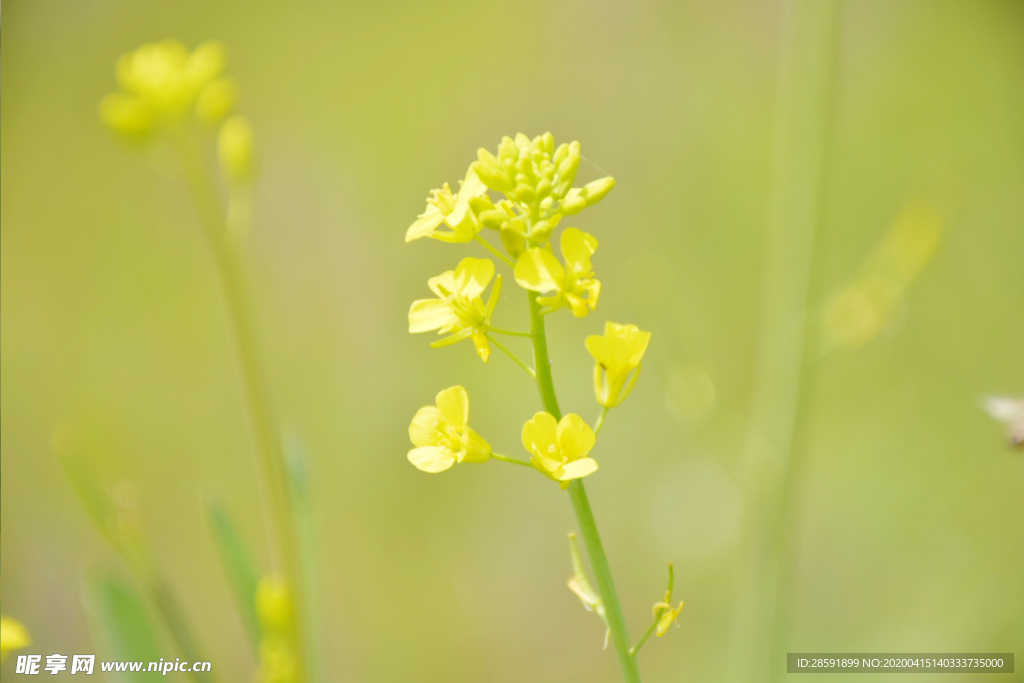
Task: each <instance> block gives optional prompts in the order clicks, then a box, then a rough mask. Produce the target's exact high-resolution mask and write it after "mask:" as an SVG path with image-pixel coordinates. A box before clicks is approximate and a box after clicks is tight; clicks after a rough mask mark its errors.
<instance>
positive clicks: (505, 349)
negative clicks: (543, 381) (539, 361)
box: [487, 336, 537, 378]
mask: <svg viewBox="0 0 1024 683" xmlns="http://www.w3.org/2000/svg"><path fill="white" fill-rule="evenodd" d="M487 339H488V340H490V342H491V343H492V344H494V345H495V346H497V347H498V348H499V349H501V350H502V351H503V352H504V353H505V355H506V356H508V357H509V358H511V359H512V360H513V361H515V363H516V365H518V366H519V367H521V368H522V369H523V370H526V372H527V374H529V375H530V377H534V378H536V377H537V373H535V372H534V371H533V368H531V367H530V366H529V365H527V364H526V362H525V361H524V360H523V359H521V358H520V357H519V356H517V355H516V354H515V353H513V352H512V350H511V349H509V348H508V347H507V346H505V345H504V344H502V343H501V342H500V341H498V340H497V339H495V338H494V337H491V336H488V337H487Z"/></svg>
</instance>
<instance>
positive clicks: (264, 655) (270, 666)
mask: <svg viewBox="0 0 1024 683" xmlns="http://www.w3.org/2000/svg"><path fill="white" fill-rule="evenodd" d="M256 614H257V616H258V618H259V622H260V631H261V637H260V668H259V672H258V674H257V677H256V680H257V681H259V683H297V681H298V680H299V677H298V676H299V658H298V654H297V652H296V648H295V598H294V595H293V594H292V590H291V587H290V586H289V585H288V583H287V582H286V581H284V580H283V579H281V578H279V577H276V576H264V577H263V578H261V579H260V582H259V584H258V585H257V587H256Z"/></svg>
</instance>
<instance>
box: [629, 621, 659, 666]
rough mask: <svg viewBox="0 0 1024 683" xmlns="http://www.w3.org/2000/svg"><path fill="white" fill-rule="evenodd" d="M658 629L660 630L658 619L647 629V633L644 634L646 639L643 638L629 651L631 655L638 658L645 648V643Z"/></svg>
mask: <svg viewBox="0 0 1024 683" xmlns="http://www.w3.org/2000/svg"><path fill="white" fill-rule="evenodd" d="M656 628H658V620H657V619H655V620H654V621H653V622H651V625H650V626H648V627H647V633H645V634H644V637H643V638H641V639H640V640H639V641H638V642H637V644H636V645H634V646H633V647H631V648H630V649H629V654H630V655H631V656H632V657H636V656H637V655H638V654H639V653H640V648H642V647H643V646H644V643H646V642H647V639H648V638H650V637H651V634H653V633H654V629H656Z"/></svg>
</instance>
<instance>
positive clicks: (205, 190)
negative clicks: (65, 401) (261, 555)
mask: <svg viewBox="0 0 1024 683" xmlns="http://www.w3.org/2000/svg"><path fill="white" fill-rule="evenodd" d="M178 146H179V151H180V152H181V155H182V160H183V163H184V168H185V177H186V180H187V182H188V184H189V189H190V190H191V192H192V196H193V199H194V201H195V203H196V206H197V209H198V211H199V214H200V217H201V219H202V221H201V222H202V225H203V233H204V235H205V237H206V241H207V245H208V246H209V248H210V251H211V253H212V256H213V261H214V265H215V266H216V271H217V276H218V280H219V282H220V285H221V289H222V292H223V295H224V299H225V304H226V309H227V313H228V317H229V322H230V325H229V327H230V330H231V338H232V341H233V342H234V346H235V352H236V353H235V357H236V359H237V361H238V364H239V371H240V374H241V377H242V382H243V384H244V388H245V395H246V400H247V403H248V413H249V417H250V420H251V421H252V429H253V436H254V437H255V439H256V443H257V451H258V453H259V455H260V464H261V467H260V472H261V475H262V476H261V477H260V483H261V488H262V491H263V495H264V497H265V499H266V500H267V501H268V502H269V509H268V510H267V515H268V526H269V528H270V555H271V562H272V566H273V567H274V570H275V571H276V572H279V573H280V574H281V575H282V576H283V578H284V579H285V580H286V581H287V582H288V585H289V586H291V588H292V590H293V591H294V593H295V595H296V609H297V611H298V612H299V613H300V615H304V614H305V609H304V603H303V596H304V590H303V586H302V585H301V581H300V571H299V547H298V539H297V536H296V529H295V522H294V515H293V510H292V504H291V498H290V495H289V489H288V476H287V469H286V465H285V459H284V453H283V452H282V443H281V438H280V431H279V429H278V427H277V422H276V420H275V419H274V414H273V410H272V409H271V405H270V396H269V392H268V390H267V385H266V381H265V379H264V376H263V372H262V369H261V367H260V363H259V356H258V353H257V349H256V342H255V335H254V333H253V323H252V319H251V316H250V307H249V302H248V296H247V292H246V287H245V274H244V270H243V267H242V263H241V259H240V252H239V247H240V246H241V245H240V241H239V239H237V238H238V237H240V235H241V233H242V232H243V231H242V230H241V229H240V227H239V226H237V225H236V226H231V227H232V228H233V229H232V230H229V225H228V223H227V219H226V216H225V214H224V211H223V209H222V207H221V203H220V200H219V198H218V197H217V193H216V189H215V188H216V185H215V183H214V181H213V179H212V178H211V177H210V176H209V173H208V171H207V168H206V165H205V164H204V163H203V160H202V158H201V156H200V154H199V151H198V149H197V148H196V146H195V142H194V139H193V138H191V137H188V138H186V139H185V140H182V141H181V142H180V143H179V145H178ZM296 623H297V624H302V623H303V621H302V618H301V616H300V618H299V619H297V620H296ZM295 646H296V650H297V652H298V654H299V661H300V662H304V661H305V657H304V654H303V653H304V640H303V638H302V636H301V635H300V636H299V637H297V638H296V642H295Z"/></svg>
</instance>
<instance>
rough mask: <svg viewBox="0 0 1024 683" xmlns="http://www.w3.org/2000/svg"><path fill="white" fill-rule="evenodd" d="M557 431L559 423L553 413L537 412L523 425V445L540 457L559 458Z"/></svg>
mask: <svg viewBox="0 0 1024 683" xmlns="http://www.w3.org/2000/svg"><path fill="white" fill-rule="evenodd" d="M557 431H558V423H557V422H555V418H554V416H553V415H552V414H551V413H545V412H540V413H537V414H536V415H534V416H533V417H532V418H531V419H529V420H527V421H526V424H524V425H523V446H524V447H525V448H526V450H527V451H529V452H530V453H532V454H533V455H535V456H537V457H539V458H552V459H556V460H557V458H554V456H556V455H557V453H558V442H557V437H556V433H557Z"/></svg>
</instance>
